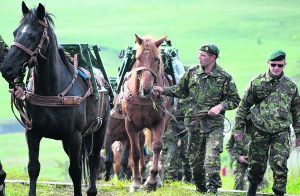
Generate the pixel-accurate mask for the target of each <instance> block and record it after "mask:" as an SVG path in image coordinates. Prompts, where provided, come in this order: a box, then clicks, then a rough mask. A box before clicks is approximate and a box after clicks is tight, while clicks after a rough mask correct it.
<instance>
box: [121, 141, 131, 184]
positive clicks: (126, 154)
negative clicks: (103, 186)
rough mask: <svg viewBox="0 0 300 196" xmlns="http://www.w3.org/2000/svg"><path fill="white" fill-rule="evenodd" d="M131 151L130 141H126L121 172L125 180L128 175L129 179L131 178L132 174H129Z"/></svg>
mask: <svg viewBox="0 0 300 196" xmlns="http://www.w3.org/2000/svg"><path fill="white" fill-rule="evenodd" d="M129 153H130V144H129V141H125V142H124V151H123V153H122V159H121V165H122V171H121V173H120V179H121V180H123V179H124V178H125V176H126V178H127V179H130V176H129V175H127V174H128V172H127V170H128V158H129Z"/></svg>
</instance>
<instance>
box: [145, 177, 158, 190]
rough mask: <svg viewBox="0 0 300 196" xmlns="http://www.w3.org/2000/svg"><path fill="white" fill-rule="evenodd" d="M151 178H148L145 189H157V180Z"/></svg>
mask: <svg viewBox="0 0 300 196" xmlns="http://www.w3.org/2000/svg"><path fill="white" fill-rule="evenodd" d="M150 181H151V180H149V178H148V179H147V180H146V182H145V183H144V189H145V190H147V191H148V192H151V191H156V187H157V182H155V181H152V182H150Z"/></svg>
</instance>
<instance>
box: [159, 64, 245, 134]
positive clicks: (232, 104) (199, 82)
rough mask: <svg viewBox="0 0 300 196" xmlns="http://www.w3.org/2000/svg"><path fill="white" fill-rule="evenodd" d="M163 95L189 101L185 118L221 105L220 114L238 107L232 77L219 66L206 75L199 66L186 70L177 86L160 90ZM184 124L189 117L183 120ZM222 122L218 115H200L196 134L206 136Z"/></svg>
mask: <svg viewBox="0 0 300 196" xmlns="http://www.w3.org/2000/svg"><path fill="white" fill-rule="evenodd" d="M164 94H165V95H168V96H174V97H179V98H187V97H188V100H189V102H190V103H189V104H188V105H189V106H190V107H189V108H188V109H187V111H186V112H187V113H186V115H188V116H195V115H196V114H197V112H199V111H208V110H210V109H211V108H212V107H214V106H216V105H218V104H222V106H223V111H222V114H225V110H231V109H234V108H236V107H237V106H238V104H239V101H240V97H239V94H238V91H237V88H236V85H235V83H234V81H233V79H232V77H231V76H230V75H229V74H228V73H227V72H225V71H224V70H223V69H222V68H221V67H220V66H219V65H216V66H215V67H214V68H213V69H212V70H211V73H210V74H206V73H205V72H204V70H203V69H202V67H201V66H200V65H196V66H194V67H192V68H190V69H189V70H188V71H187V72H186V73H185V74H184V75H183V77H182V78H181V80H180V81H179V83H178V84H177V85H174V86H172V87H164ZM186 120H187V121H188V122H190V121H191V120H193V118H188V119H186ZM223 123H224V119H223V117H220V116H216V117H213V116H208V115H207V116H204V117H202V118H201V120H200V121H199V123H198V125H199V126H200V127H199V128H200V131H201V132H204V133H207V132H210V131H212V130H213V129H215V128H217V127H223V126H224V125H223Z"/></svg>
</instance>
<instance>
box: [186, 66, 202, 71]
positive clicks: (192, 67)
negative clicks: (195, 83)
mask: <svg viewBox="0 0 300 196" xmlns="http://www.w3.org/2000/svg"><path fill="white" fill-rule="evenodd" d="M199 66H200V65H192V66H191V67H189V69H188V71H193V70H196V69H198V68H199Z"/></svg>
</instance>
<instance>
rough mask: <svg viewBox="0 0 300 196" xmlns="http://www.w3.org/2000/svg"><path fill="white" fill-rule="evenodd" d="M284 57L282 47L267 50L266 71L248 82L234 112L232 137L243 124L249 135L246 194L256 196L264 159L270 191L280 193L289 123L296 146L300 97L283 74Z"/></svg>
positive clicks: (240, 131) (239, 134)
mask: <svg viewBox="0 0 300 196" xmlns="http://www.w3.org/2000/svg"><path fill="white" fill-rule="evenodd" d="M285 58H286V53H285V52H284V51H282V50H275V51H273V52H271V54H270V55H269V56H268V61H267V65H268V71H267V72H266V73H263V74H260V75H259V76H257V77H256V78H254V79H253V80H252V81H251V82H250V84H249V85H248V87H247V88H246V90H245V92H244V95H243V98H242V101H241V103H240V105H239V107H238V110H237V112H236V118H235V121H236V125H235V130H234V132H235V135H234V137H235V140H236V141H237V142H238V141H241V140H242V138H243V136H244V135H245V134H244V133H243V131H244V128H245V127H246V128H247V130H246V131H247V132H248V133H249V134H250V135H251V141H250V146H249V152H248V162H249V170H248V179H249V182H250V185H249V189H248V192H247V195H251V196H252V195H256V190H257V185H258V184H259V183H260V182H261V181H262V179H263V175H264V173H265V171H266V167H267V160H268V158H269V164H270V167H271V169H272V171H273V179H274V184H273V188H272V189H273V192H274V194H275V195H284V193H285V192H286V183H287V173H288V168H287V160H288V158H289V155H290V125H291V124H292V125H293V128H294V130H295V134H296V146H299V145H300V97H299V92H298V88H297V85H296V84H295V83H294V82H293V81H292V80H291V79H290V78H288V77H287V76H285V75H284V72H283V70H284V68H285V66H286V61H285ZM249 111H250V112H249ZM247 114H249V115H247ZM245 119H249V120H248V121H247V120H245ZM246 123H247V125H246Z"/></svg>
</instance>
